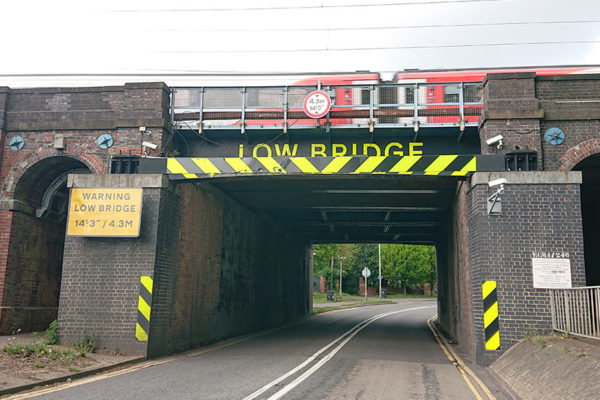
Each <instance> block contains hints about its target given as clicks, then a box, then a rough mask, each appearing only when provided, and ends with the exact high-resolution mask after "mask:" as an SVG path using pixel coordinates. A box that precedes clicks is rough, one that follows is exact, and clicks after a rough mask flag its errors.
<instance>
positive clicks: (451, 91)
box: [444, 85, 460, 103]
mask: <svg viewBox="0 0 600 400" xmlns="http://www.w3.org/2000/svg"><path fill="white" fill-rule="evenodd" d="M459 90H460V87H459V86H458V85H446V86H444V103H458V92H459Z"/></svg>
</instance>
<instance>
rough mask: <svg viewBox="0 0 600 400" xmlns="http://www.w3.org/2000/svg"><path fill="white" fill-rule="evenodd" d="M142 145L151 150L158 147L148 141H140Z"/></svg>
mask: <svg viewBox="0 0 600 400" xmlns="http://www.w3.org/2000/svg"><path fill="white" fill-rule="evenodd" d="M142 146H144V147H150V148H151V149H152V150H156V148H157V147H158V145H156V144H154V143H150V142H142Z"/></svg>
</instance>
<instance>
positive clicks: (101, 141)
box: [97, 133, 115, 149]
mask: <svg viewBox="0 0 600 400" xmlns="http://www.w3.org/2000/svg"><path fill="white" fill-rule="evenodd" d="M97 143H98V147H100V148H101V149H110V148H111V147H112V145H113V144H114V143H115V140H114V139H113V137H112V135H110V134H108V133H103V134H102V135H100V136H98V141H97Z"/></svg>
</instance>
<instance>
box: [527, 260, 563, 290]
mask: <svg viewBox="0 0 600 400" xmlns="http://www.w3.org/2000/svg"><path fill="white" fill-rule="evenodd" d="M531 265H532V267H533V287H534V288H536V289H567V288H571V287H572V285H571V260H569V259H568V258H532V259H531Z"/></svg>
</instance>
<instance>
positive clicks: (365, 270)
mask: <svg viewBox="0 0 600 400" xmlns="http://www.w3.org/2000/svg"><path fill="white" fill-rule="evenodd" d="M362 276H364V277H365V300H367V278H368V277H370V276H371V270H370V269H369V268H367V267H365V268H363V270H362Z"/></svg>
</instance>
